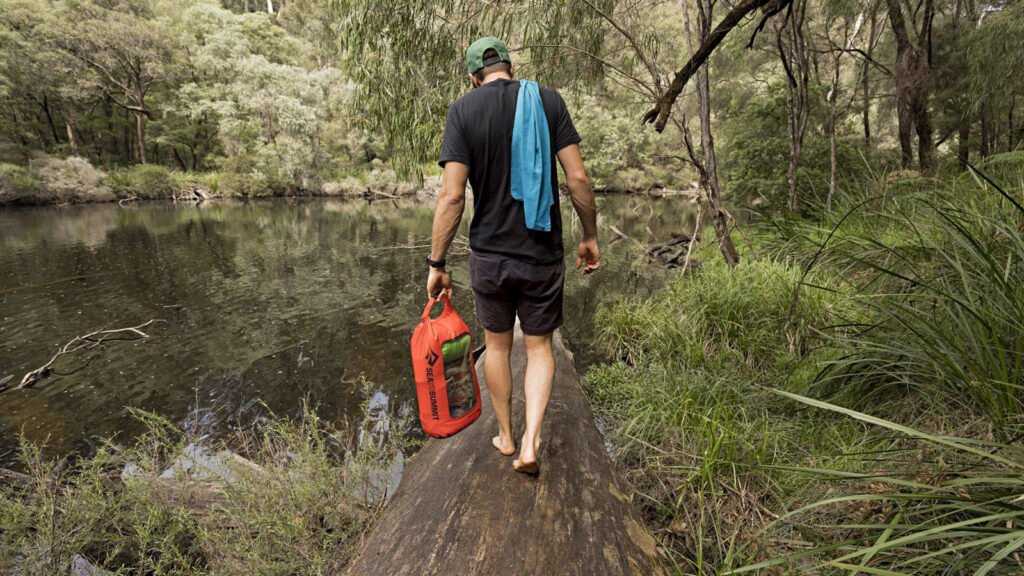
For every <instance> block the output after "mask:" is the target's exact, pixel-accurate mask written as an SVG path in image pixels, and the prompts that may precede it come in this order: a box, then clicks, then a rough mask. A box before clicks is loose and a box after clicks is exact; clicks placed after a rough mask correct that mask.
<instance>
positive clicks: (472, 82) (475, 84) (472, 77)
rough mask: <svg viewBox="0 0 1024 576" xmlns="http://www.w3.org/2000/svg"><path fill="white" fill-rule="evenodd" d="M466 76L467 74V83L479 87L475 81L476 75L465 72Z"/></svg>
mask: <svg viewBox="0 0 1024 576" xmlns="http://www.w3.org/2000/svg"><path fill="white" fill-rule="evenodd" d="M467 76H469V83H470V84H471V85H472V86H473V88H479V87H480V85H479V84H477V83H476V76H474V75H472V74H467Z"/></svg>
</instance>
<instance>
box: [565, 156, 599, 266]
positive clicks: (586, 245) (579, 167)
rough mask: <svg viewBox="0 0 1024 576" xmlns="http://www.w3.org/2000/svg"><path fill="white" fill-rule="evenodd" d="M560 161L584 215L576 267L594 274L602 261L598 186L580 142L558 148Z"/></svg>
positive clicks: (578, 209)
mask: <svg viewBox="0 0 1024 576" xmlns="http://www.w3.org/2000/svg"><path fill="white" fill-rule="evenodd" d="M557 156H558V163H559V164H561V165H562V170H563V171H564V172H565V181H566V185H567V186H568V187H569V196H570V197H571V198H572V206H573V208H574V209H575V210H576V214H577V215H578V216H579V217H580V223H581V224H582V225H583V241H582V242H580V246H579V251H578V254H577V256H578V257H577V259H576V267H577V268H579V267H580V266H583V265H584V264H585V267H584V268H583V273H584V274H590V273H591V272H593V271H594V270H597V269H598V267H600V265H601V255H600V251H599V250H598V248H597V202H596V201H595V200H594V189H593V188H592V187H591V185H590V176H588V175H587V169H586V168H585V167H584V166H583V156H581V155H580V147H579V145H578V144H571V145H569V146H566V147H564V148H562V149H561V150H559V151H558V154H557Z"/></svg>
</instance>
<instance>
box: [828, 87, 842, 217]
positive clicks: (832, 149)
mask: <svg viewBox="0 0 1024 576" xmlns="http://www.w3.org/2000/svg"><path fill="white" fill-rule="evenodd" d="M835 108H836V105H835V102H833V103H832V112H831V117H830V119H829V123H828V153H829V178H828V198H827V199H826V200H825V211H826V212H829V211H831V210H832V198H833V197H834V196H835V194H836V187H837V186H838V185H839V158H838V145H837V142H836V124H837V123H838V119H837V118H836V109H835Z"/></svg>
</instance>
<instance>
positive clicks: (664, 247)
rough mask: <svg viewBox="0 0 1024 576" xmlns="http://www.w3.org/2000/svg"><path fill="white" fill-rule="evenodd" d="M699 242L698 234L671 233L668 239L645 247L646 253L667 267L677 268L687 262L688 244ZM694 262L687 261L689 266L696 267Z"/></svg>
mask: <svg viewBox="0 0 1024 576" xmlns="http://www.w3.org/2000/svg"><path fill="white" fill-rule="evenodd" d="M699 242H700V237H699V236H698V237H696V238H694V237H693V236H691V235H689V234H673V235H672V238H671V239H670V240H666V241H665V242H658V243H656V244H651V245H650V246H649V247H648V248H647V251H646V255H647V257H648V258H651V259H653V260H657V261H658V262H660V263H661V264H663V265H664V266H667V267H668V268H679V267H682V266H683V265H684V264H685V263H686V262H687V256H688V254H689V253H690V245H691V244H693V243H699ZM696 264H697V263H696V262H693V261H690V262H689V265H690V267H696V266H695V265H696Z"/></svg>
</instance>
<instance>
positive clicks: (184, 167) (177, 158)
mask: <svg viewBox="0 0 1024 576" xmlns="http://www.w3.org/2000/svg"><path fill="white" fill-rule="evenodd" d="M171 155H172V156H174V160H175V161H176V162H177V163H178V167H179V168H181V171H182V172H187V171H188V166H187V165H186V164H185V160H183V159H182V157H181V154H179V153H178V147H177V146H171Z"/></svg>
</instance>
